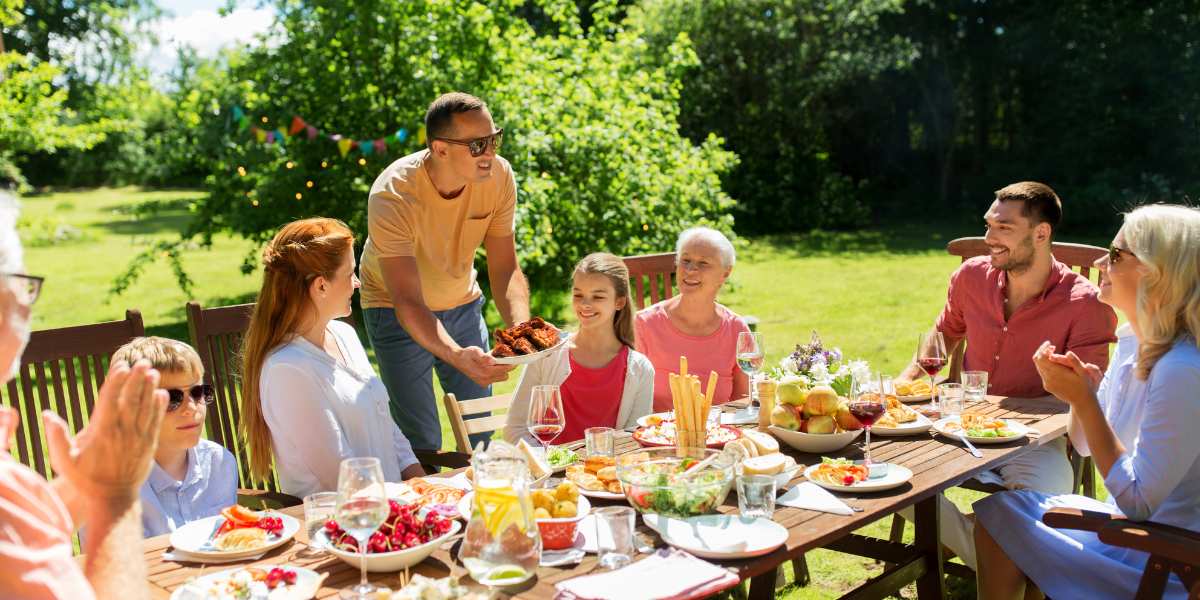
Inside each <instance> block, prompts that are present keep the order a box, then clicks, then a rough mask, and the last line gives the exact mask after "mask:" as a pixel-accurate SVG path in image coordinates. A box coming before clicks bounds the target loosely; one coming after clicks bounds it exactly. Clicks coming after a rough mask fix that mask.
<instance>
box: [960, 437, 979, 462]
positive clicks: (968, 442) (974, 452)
mask: <svg viewBox="0 0 1200 600" xmlns="http://www.w3.org/2000/svg"><path fill="white" fill-rule="evenodd" d="M958 439H960V440H962V443H963V444H965V445H966V446H967V451H969V452H970V453H971V456H974V457H975V458H983V455H982V454H980V453H979V449H978V448H976V447H975V445H974V444H972V443H971V440H968V439H967V436H966V434H964V433H960V434H958Z"/></svg>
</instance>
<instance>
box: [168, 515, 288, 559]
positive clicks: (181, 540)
mask: <svg viewBox="0 0 1200 600" xmlns="http://www.w3.org/2000/svg"><path fill="white" fill-rule="evenodd" d="M265 514H267V515H270V516H272V517H279V518H280V519H281V520H282V521H283V533H282V534H281V535H280V536H279V537H277V538H272V537H270V536H268V537H267V544H266V545H265V546H259V547H258V548H251V549H248V550H235V551H232V552H224V551H219V550H200V547H201V546H204V545H205V543H206V542H208V538H209V536H211V535H212V532H213V530H215V529H216V528H217V527H218V526H220V524H221V523H224V522H225V517H222V516H221V515H214V516H211V517H206V518H203V519H200V520H198V521H192V522H191V523H188V524H186V525H184V526H183V527H180V528H179V529H176V530H175V531H173V532H171V538H170V539H171V546H173V547H175V549H177V550H182V551H184V552H187V553H188V554H194V555H196V556H203V557H211V558H223V559H227V560H236V559H239V558H248V557H251V556H258V555H259V554H262V553H264V552H267V551H269V550H271V549H273V548H278V547H279V546H282V545H283V544H285V543H287V542H288V540H290V539H292V536H294V535H296V532H298V531H300V521H297V520H296V519H295V517H291V516H288V515H285V514H283V513H279V512H272V511H268V512H267V513H265Z"/></svg>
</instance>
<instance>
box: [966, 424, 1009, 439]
mask: <svg viewBox="0 0 1200 600" xmlns="http://www.w3.org/2000/svg"><path fill="white" fill-rule="evenodd" d="M967 436H968V437H981V438H1006V437H1012V436H1013V432H1012V430H1011V429H1007V428H1001V429H986V428H983V427H972V428H970V429H968V430H967Z"/></svg>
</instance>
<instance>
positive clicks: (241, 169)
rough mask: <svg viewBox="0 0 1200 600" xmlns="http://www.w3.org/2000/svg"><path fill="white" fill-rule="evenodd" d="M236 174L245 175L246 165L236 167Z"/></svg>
mask: <svg viewBox="0 0 1200 600" xmlns="http://www.w3.org/2000/svg"><path fill="white" fill-rule="evenodd" d="M238 175H241V176H242V177H245V176H246V167H238Z"/></svg>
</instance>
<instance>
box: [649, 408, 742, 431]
mask: <svg viewBox="0 0 1200 600" xmlns="http://www.w3.org/2000/svg"><path fill="white" fill-rule="evenodd" d="M650 417H658V418H660V419H662V420H664V421H674V420H675V411H673V410H668V411H667V412H660V413H654V414H650V415H645V416H641V417H638V420H637V424H638V427H649V422H650ZM757 422H758V412H757V411H755V412H753V413H751V412H750V411H749V410H747V409H745V408H739V409H738V410H736V411H732V412H722V413H721V424H722V425H750V424H753V423H757Z"/></svg>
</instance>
